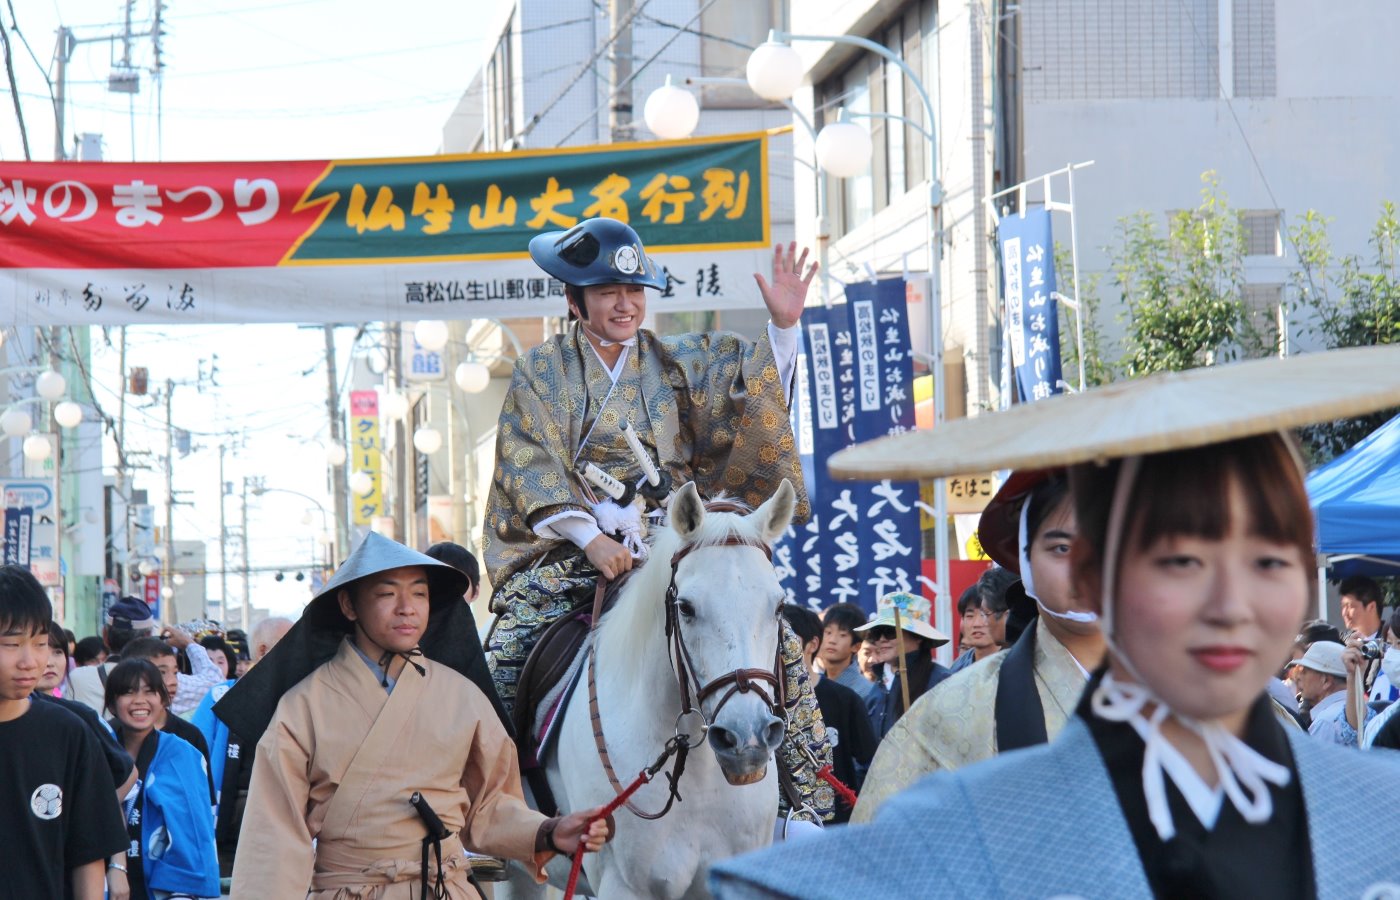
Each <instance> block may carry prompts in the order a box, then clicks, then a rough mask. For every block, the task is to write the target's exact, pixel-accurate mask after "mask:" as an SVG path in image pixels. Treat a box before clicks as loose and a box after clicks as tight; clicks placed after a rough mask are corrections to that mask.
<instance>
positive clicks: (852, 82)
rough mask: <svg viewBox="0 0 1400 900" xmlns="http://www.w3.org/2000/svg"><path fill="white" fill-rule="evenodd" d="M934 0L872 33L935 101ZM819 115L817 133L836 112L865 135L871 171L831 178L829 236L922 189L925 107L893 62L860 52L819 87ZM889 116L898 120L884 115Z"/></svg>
mask: <svg viewBox="0 0 1400 900" xmlns="http://www.w3.org/2000/svg"><path fill="white" fill-rule="evenodd" d="M936 15H937V14H936V10H935V4H934V2H933V0H915V2H911V3H909V4H907V5H906V6H905V8H904V9H903V10H901V11H900V12H899V13H898V14H896V15H895V16H894V17H893V18H891V19H890V20H889V21H888V22H886V24H885V25H884V27H882V28H880V29H878V30H877V31H875V32H874V33H873V34H871V35H869V37H870V38H871V40H874V41H877V42H879V43H881V44H883V45H884V46H886V47H888V48H889V49H891V50H893V51H894V52H896V53H897V54H899V56H900V58H901V59H903V60H905V61H906V62H907V63H908V64H909V68H910V69H911V70H913V73H914V76H915V77H916V78H918V79H919V80H920V81H921V82H922V83H923V86H924V89H925V90H926V91H928V94H929V96H930V97H931V98H934V99H935V101H936V99H937V97H938V83H937V72H938V66H937V56H936V53H937V42H936V41H934V40H932V39H930V37H929V36H930V35H931V34H933V32H934V30H935V28H936ZM816 107H817V108H816V115H815V117H814V119H813V124H814V125H815V126H816V127H817V128H818V129H820V128H821V127H822V126H823V125H825V124H826V123H827V122H832V121H835V119H836V116H837V114H838V111H839V110H841V109H843V108H844V109H845V110H846V112H847V115H848V116H849V117H850V118H851V119H852V120H853V121H855V122H856V123H858V124H860V125H861V126H862V127H865V128H868V129H869V131H870V138H871V142H872V144H873V145H874V152H873V155H872V157H871V162H870V168H869V169H868V170H866V171H865V172H864V173H862V174H860V175H857V176H855V177H853V178H829V179H828V182H827V196H828V197H829V198H830V199H829V201H828V203H829V209H828V216H829V218H830V220H831V225H832V228H833V229H834V231H833V233H834V234H835V235H837V236H840V235H843V234H846V233H848V232H850V231H852V230H854V229H856V228H858V227H860V226H861V225H862V224H864V223H865V222H867V221H869V220H870V218H871V217H872V216H873V215H875V214H876V213H878V212H879V211H880V210H882V209H884V208H885V207H886V206H888V205H889V204H890V203H891V202H892V201H894V200H897V199H898V198H900V197H902V196H903V195H904V194H905V193H906V192H908V191H910V190H912V189H913V188H915V187H916V186H918V185H919V184H921V183H922V182H923V181H924V180H925V179H926V178H927V177H928V154H929V145H928V140H927V138H925V137H924V135H923V134H922V133H921V130H922V129H923V128H924V127H926V126H925V118H926V116H925V113H924V102H923V99H922V98H921V97H920V96H919V93H918V91H917V90H915V89H914V87H913V85H912V84H910V82H909V79H908V78H906V77H905V75H904V72H903V70H902V69H901V68H900V67H899V66H898V65H896V64H895V63H893V62H891V61H889V60H887V59H885V58H884V57H883V56H880V55H879V54H875V53H869V52H861V53H859V54H858V55H856V56H855V57H854V58H853V59H852V60H851V61H850V62H849V63H848V64H847V65H846V67H845V68H843V69H841V70H839V71H838V72H836V73H835V74H833V75H832V76H831V77H829V78H827V79H826V80H825V81H823V82H821V83H820V84H818V85H817V90H816ZM888 116H894V117H903V119H905V120H907V121H901V120H900V118H887V117H888Z"/></svg>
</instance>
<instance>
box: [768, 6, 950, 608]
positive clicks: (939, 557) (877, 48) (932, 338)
mask: <svg viewBox="0 0 1400 900" xmlns="http://www.w3.org/2000/svg"><path fill="white" fill-rule="evenodd" d="M792 41H814V42H818V43H833V44H849V45H852V46H855V47H860V48H861V49H863V50H868V51H870V52H871V53H874V54H875V55H877V56H879V57H882V58H883V59H885V60H887V61H889V62H891V63H893V64H894V65H895V66H898V67H899V69H900V71H902V72H903V73H904V77H905V78H907V79H908V81H909V84H910V85H911V86H912V87H913V88H914V90H915V91H916V92H917V93H918V95H919V99H920V100H921V101H923V104H924V114H925V116H926V122H927V125H928V130H927V131H924V132H923V134H924V137H925V139H926V143H927V144H928V160H929V163H928V166H929V168H928V178H929V193H928V207H927V210H926V214H927V221H928V270H929V297H928V303H927V315H928V332H929V354H928V355H929V369H930V370H931V372H932V375H933V421H934V427H937V426H939V425H941V424H942V423H943V420H944V418H945V415H946V408H947V385H946V384H945V381H946V379H945V377H944V372H943V304H942V297H941V292H942V284H941V282H942V273H941V271H940V270H941V263H942V260H941V259H940V258H939V254H940V251H941V250H942V234H943V225H942V214H943V212H942V204H943V188H942V185H941V183H940V182H939V178H938V140H937V130H936V128H935V123H936V122H937V120H938V118H937V115H936V114H935V110H934V106H933V100H932V99H931V98H930V97H929V94H928V91H927V90H926V89H925V88H924V83H923V82H922V81H921V80H920V79H919V77H918V75H916V74H915V73H914V70H913V69H911V68H910V67H909V64H908V63H907V62H905V61H904V60H903V59H901V58H900V56H899V54H897V53H895V52H894V51H893V50H891V49H890V48H888V47H886V46H884V45H882V44H877V43H876V42H875V41H872V40H870V39H868V38H863V37H856V36H855V35H848V34H837V35H815V34H789V33H787V32H781V31H771V32H769V34H768V40H767V41H766V42H765V43H763V44H761V45H760V46H759V47H758V48H757V49H756V50H754V52H753V54H752V55H750V56H749V61H748V65H747V67H746V70H745V71H746V74H747V75H748V79H749V84H750V85H751V86H753V88H754V90H755V92H757V93H759V94H760V95H763V96H766V95H765V94H763V91H772V92H773V94H774V96H773V99H783V96H784V94H783V93H782V92H783V91H784V90H785V91H786V96H787V97H790V96H792V93H793V92H794V91H796V90H797V86H798V85H799V84H801V77H800V76H799V77H797V78H796V79H794V78H793V76H792V70H793V67H794V66H793V60H794V59H795V58H796V59H798V64H799V65H800V57H798V54H797V51H795V50H793V49H792V48H791V47H790V46H788V47H787V49H786V50H783V49H781V48H782V47H783V46H784V45H786V44H788V43H789V42H792ZM775 45H776V46H775ZM760 88H762V90H760ZM823 130H825V129H823ZM857 171H859V170H857ZM933 503H934V518H935V520H936V521H937V525H936V527H935V528H934V532H933V534H934V557H935V561H934V571H935V575H934V580H935V582H936V584H935V586H934V590H935V592H936V593H937V595H938V598H937V599H938V600H939V601H943V600H944V599H945V598H946V597H947V596H948V593H947V592H948V527H947V525H948V500H947V497H945V496H944V494H943V479H941V478H937V479H934V482H933ZM937 610H938V619H939V621H936V622H935V623H934V624H935V625H936V626H938V627H940V628H944V630H947V628H951V627H952V621H951V614H950V613H949V611H948V609H947V608H946V603H942V602H940V603H939V604H937Z"/></svg>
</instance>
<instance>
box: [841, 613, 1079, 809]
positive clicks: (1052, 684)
mask: <svg viewBox="0 0 1400 900" xmlns="http://www.w3.org/2000/svg"><path fill="white" fill-rule="evenodd" d="M1006 653H1007V651H1005V650H1003V651H1002V652H1000V653H997V654H995V655H994V656H991V657H989V658H987V659H984V660H982V661H981V662H979V663H976V664H975V665H972V666H969V667H968V668H966V669H963V670H962V671H961V672H958V673H957V674H955V675H954V676H953V677H952V678H949V679H947V680H945V681H943V682H941V683H939V684H938V685H935V686H934V688H933V689H932V690H930V691H929V692H928V693H926V694H924V695H923V696H922V697H920V698H919V699H918V700H916V701H914V705H913V706H911V707H910V708H909V712H907V713H905V714H904V715H903V716H901V717H900V719H899V721H898V722H896V723H895V725H894V727H893V728H891V729H890V733H889V734H887V735H885V739H884V740H883V741H881V742H880V749H879V750H877V751H875V758H874V759H873V760H871V762H870V772H869V774H867V775H866V776H865V784H864V785H863V786H862V788H861V792H860V801H859V802H858V803H857V804H856V808H855V811H854V812H853V813H852V814H851V822H852V823H856V822H869V821H870V820H871V819H873V818H874V817H875V814H876V812H877V811H878V810H879V807H880V805H881V804H882V803H884V802H885V801H886V800H888V799H889V798H890V797H892V796H894V795H895V794H897V793H899V792H900V791H902V790H904V789H905V788H907V787H909V786H910V785H911V784H913V783H914V782H915V781H917V780H919V779H920V778H922V777H923V776H924V775H927V774H928V773H930V772H933V771H936V770H938V769H957V768H960V767H962V766H966V765H971V764H972V763H975V762H980V761H982V760H984V759H991V758H992V757H993V756H995V755H996V753H997V744H996V698H997V684H998V682H999V681H1000V678H1001V664H1002V663H1003V662H1004V661H1005V660H1006ZM1032 668H1033V670H1034V671H1035V688H1036V692H1037V693H1039V694H1040V705H1041V708H1042V709H1044V711H1045V734H1046V736H1047V737H1049V738H1050V740H1052V741H1053V740H1054V739H1055V735H1057V734H1059V733H1060V729H1062V728H1064V727H1065V722H1066V721H1067V720H1068V719H1069V717H1070V716H1071V715H1073V714H1074V710H1075V707H1076V706H1077V705H1078V704H1079V697H1080V695H1081V694H1083V693H1084V686H1085V684H1087V681H1086V679H1085V678H1084V671H1083V670H1082V669H1081V668H1080V667H1079V664H1078V663H1076V662H1075V661H1074V657H1073V656H1071V655H1070V652H1069V651H1068V650H1066V649H1065V646H1064V644H1061V643H1060V642H1059V641H1057V640H1055V638H1054V636H1053V635H1051V634H1050V632H1049V630H1048V629H1047V628H1046V627H1045V623H1044V622H1042V621H1039V620H1037V622H1036V635H1035V662H1034V663H1033V665H1032Z"/></svg>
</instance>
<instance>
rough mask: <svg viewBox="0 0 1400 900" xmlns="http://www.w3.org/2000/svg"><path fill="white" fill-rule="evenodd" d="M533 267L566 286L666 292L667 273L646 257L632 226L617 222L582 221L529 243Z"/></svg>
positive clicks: (537, 236)
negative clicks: (624, 286)
mask: <svg viewBox="0 0 1400 900" xmlns="http://www.w3.org/2000/svg"><path fill="white" fill-rule="evenodd" d="M530 258H531V259H533V260H534V261H535V265H537V266H539V267H540V268H541V269H544V270H545V271H546V272H548V273H549V274H550V275H553V276H554V277H555V278H558V279H559V280H560V281H562V282H564V283H565V284H572V285H574V286H575V287H588V286H589V285H596V284H640V285H642V286H644V287H652V288H656V289H657V290H665V288H666V273H665V272H663V271H662V270H661V267H660V266H658V265H657V264H656V261H655V260H653V259H652V258H651V257H650V256H647V251H646V248H645V247H643V246H642V239H641V238H640V237H638V236H637V232H635V231H633V230H632V226H630V225H628V224H627V223H626V222H619V221H618V220H617V219H605V218H597V219H585V220H583V221H582V222H580V223H578V224H577V225H575V226H574V227H573V228H570V229H569V230H567V231H548V232H545V233H544V234H539V235H535V237H533V238H531V239H530Z"/></svg>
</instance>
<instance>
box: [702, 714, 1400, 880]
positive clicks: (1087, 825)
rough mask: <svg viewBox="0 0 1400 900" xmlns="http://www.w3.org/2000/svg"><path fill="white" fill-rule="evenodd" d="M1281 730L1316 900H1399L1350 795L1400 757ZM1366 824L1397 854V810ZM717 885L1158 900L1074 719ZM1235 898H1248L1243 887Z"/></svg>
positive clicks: (1395, 768)
mask: <svg viewBox="0 0 1400 900" xmlns="http://www.w3.org/2000/svg"><path fill="white" fill-rule="evenodd" d="M1284 733H1285V735H1286V736H1287V740H1288V744H1289V749H1290V750H1291V751H1292V753H1293V758H1294V762H1295V770H1294V771H1295V772H1296V775H1297V777H1298V779H1299V783H1300V784H1301V786H1302V791H1303V796H1304V797H1305V798H1306V802H1307V818H1308V836H1309V839H1310V841H1311V846H1312V862H1313V871H1314V873H1315V878H1316V886H1317V896H1318V898H1319V900H1362V898H1374V897H1384V896H1394V894H1393V893H1387V889H1388V890H1389V891H1391V892H1395V891H1400V871H1397V868H1396V864H1395V856H1394V854H1389V853H1358V852H1357V850H1356V840H1357V822H1358V819H1357V815H1358V814H1357V800H1356V785H1358V784H1368V785H1381V784H1385V785H1393V784H1397V783H1400V755H1391V754H1384V753H1371V754H1364V753H1358V752H1357V751H1356V750H1348V749H1345V748H1341V747H1336V746H1330V745H1326V744H1323V743H1322V742H1320V741H1317V740H1315V739H1313V738H1310V737H1308V735H1307V734H1306V733H1304V732H1303V731H1302V730H1301V729H1296V728H1286V729H1284ZM1364 821H1365V834H1366V838H1367V841H1368V842H1369V841H1370V840H1371V839H1372V838H1373V837H1374V838H1375V840H1376V843H1375V844H1374V845H1371V844H1369V843H1368V846H1376V847H1387V848H1389V847H1396V846H1400V808H1398V807H1396V806H1395V805H1394V804H1388V803H1373V804H1370V805H1368V806H1367V807H1366V811H1365V815H1364ZM1244 862H1247V861H1242V872H1243V871H1246V870H1247V868H1248V866H1247V865H1245V864H1244ZM710 887H711V890H712V891H713V892H714V895H715V896H716V897H717V898H718V900H760V898H761V900H774V898H802V900H850V898H852V897H939V898H968V900H1021V898H1030V897H1034V898H1050V897H1075V898H1081V900H1141V898H1144V897H1151V896H1152V891H1151V889H1150V888H1149V886H1148V882H1147V877H1146V874H1145V872H1144V869H1143V864H1142V860H1141V858H1140V857H1139V855H1138V851H1137V847H1136V845H1135V843H1134V841H1133V836H1132V833H1131V831H1130V830H1129V825H1128V822H1127V819H1126V818H1125V817H1124V814H1123V811H1122V807H1121V806H1120V804H1119V801H1118V797H1117V795H1116V794H1115V792H1114V787H1113V782H1112V780H1111V777H1110V775H1109V772H1108V769H1107V767H1106V766H1105V765H1104V762H1103V757H1102V756H1101V755H1100V753H1099V749H1098V747H1097V745H1096V744H1095V742H1094V739H1093V737H1092V736H1091V734H1090V732H1089V729H1088V727H1087V726H1086V725H1085V723H1084V722H1083V721H1081V720H1079V719H1077V718H1076V719H1073V720H1071V721H1070V722H1069V723H1068V724H1067V725H1066V726H1065V727H1064V729H1063V730H1062V731H1061V733H1060V736H1059V737H1058V738H1056V739H1055V740H1054V741H1052V742H1051V743H1049V744H1044V745H1041V746H1038V747H1031V748H1028V749H1024V750H1020V751H1017V752H1014V753H1009V754H1004V755H1002V756H999V757H997V758H995V759H992V760H987V761H986V762H982V763H979V764H977V765H974V766H968V767H967V768H965V769H960V770H958V771H956V772H939V773H937V774H935V775H933V776H932V777H929V778H926V779H924V780H923V781H920V782H919V783H918V784H916V785H914V786H913V787H912V788H910V789H909V790H907V791H905V792H904V793H903V794H901V795H900V796H898V797H895V798H893V799H891V800H890V801H889V802H888V803H886V804H885V805H884V806H883V807H882V808H881V809H880V811H879V813H878V814H877V816H876V818H875V821H874V822H873V823H871V824H868V825H859V826H856V825H853V826H849V827H847V828H842V829H831V830H829V831H828V832H827V833H826V834H825V835H822V836H820V837H817V838H813V839H811V840H807V841H803V842H800V843H797V844H787V845H782V846H780V847H774V848H771V849H769V850H764V851H760V852H758V853H752V854H749V855H747V856H742V857H738V858H736V859H733V860H726V861H723V862H720V863H717V864H716V865H715V868H714V869H713V870H712V873H711V876H710ZM1239 896H1241V897H1245V896H1249V890H1248V886H1247V884H1241V886H1240V894H1239Z"/></svg>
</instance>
